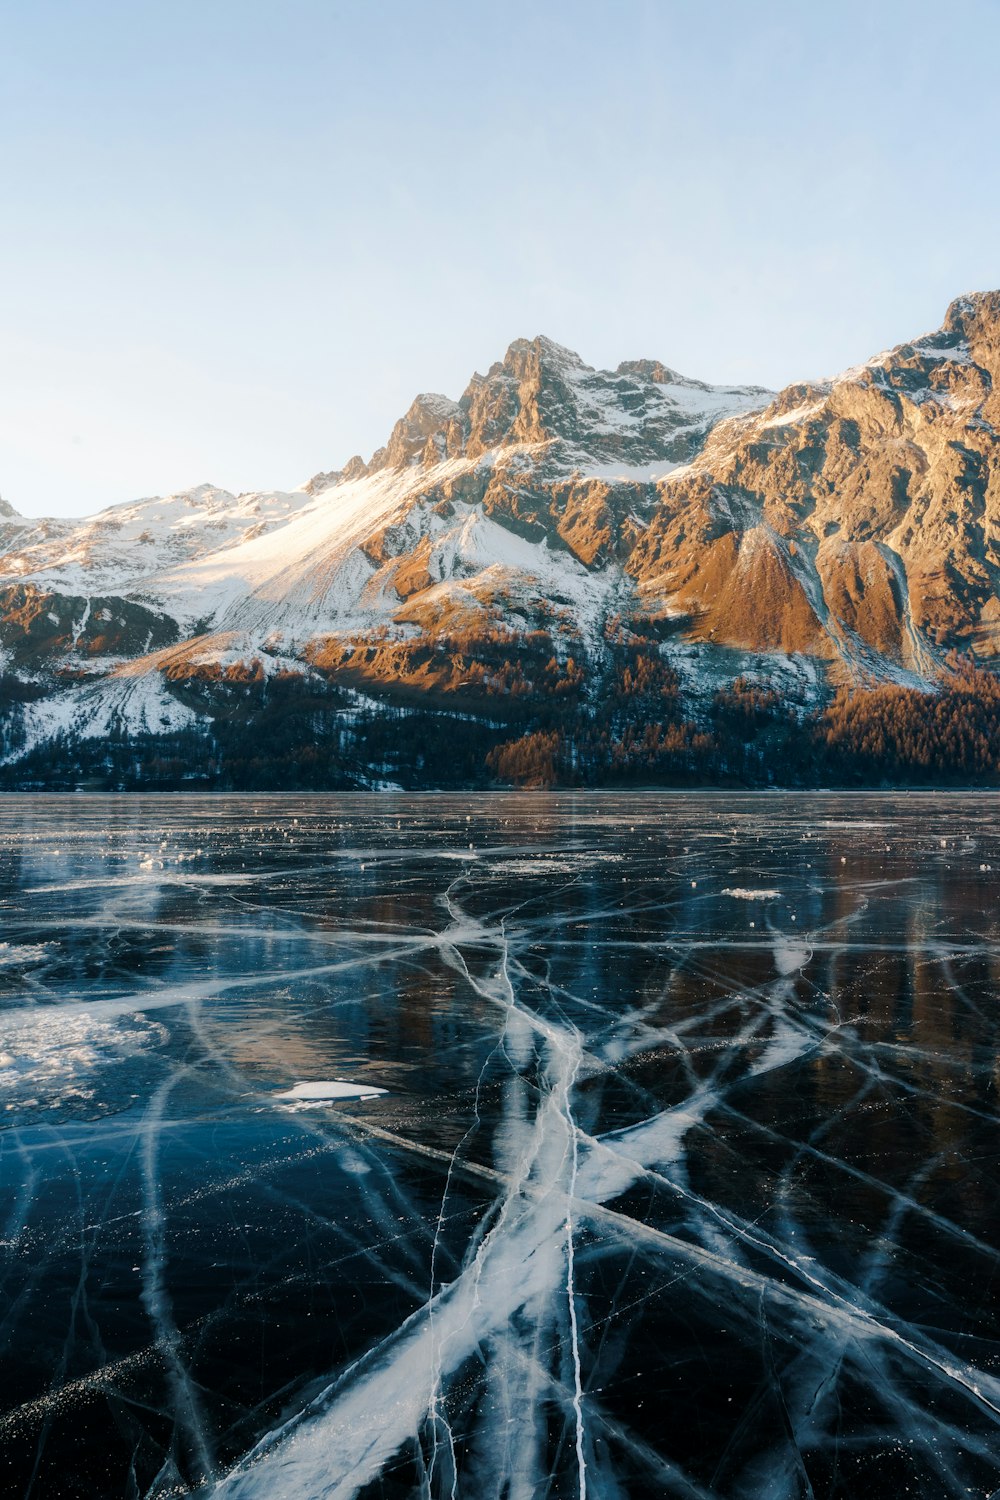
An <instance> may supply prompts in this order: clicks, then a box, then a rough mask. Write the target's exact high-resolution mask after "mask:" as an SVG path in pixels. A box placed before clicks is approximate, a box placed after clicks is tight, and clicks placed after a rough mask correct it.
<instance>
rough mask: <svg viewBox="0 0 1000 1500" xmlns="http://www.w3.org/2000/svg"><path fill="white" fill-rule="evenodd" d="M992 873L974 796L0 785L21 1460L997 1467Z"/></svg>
mask: <svg viewBox="0 0 1000 1500" xmlns="http://www.w3.org/2000/svg"><path fill="white" fill-rule="evenodd" d="M998 881H1000V800H998V799H996V798H994V797H986V796H981V797H976V796H961V795H948V794H935V795H934V796H927V797H924V796H921V795H915V796H912V797H909V798H899V797H888V796H878V795H871V796H868V795H866V796H857V797H850V796H823V795H817V794H810V795H808V796H801V797H796V796H784V795H760V796H756V797H753V796H737V795H733V794H728V793H727V794H726V795H725V796H711V795H646V796H633V795H626V794H588V795H572V794H565V795H555V796H550V795H538V796H531V795H523V794H522V795H503V796H496V797H480V798H474V799H469V798H468V797H446V796H424V797H408V796H404V795H398V796H397V795H385V796H381V797H377V798H376V797H365V796H363V795H361V796H353V797H327V796H323V797H299V796H287V797H281V796H260V797H256V796H255V797H243V798H239V797H233V798H228V797H223V798H208V797H197V796H191V797H186V796H185V797H163V798H158V797H143V798H137V799H134V800H128V799H124V798H122V799H118V798H104V797H94V798H91V797H87V798H79V797H78V798H73V797H64V798H60V797H37V798H30V797H29V798H20V799H18V800H16V801H15V800H13V799H10V800H5V801H0V1267H2V1271H0V1275H2V1292H3V1302H2V1307H3V1314H2V1323H0V1326H2V1328H3V1333H4V1339H3V1342H2V1345H0V1349H2V1355H0V1398H2V1401H0V1442H2V1444H3V1453H4V1464H5V1477H4V1484H5V1485H6V1486H7V1492H9V1493H11V1494H17V1495H21V1494H29V1493H30V1495H31V1496H32V1500H44V1497H46V1496H50V1495H51V1496H62V1495H65V1494H69V1493H71V1494H72V1495H74V1496H82V1497H95V1500H96V1497H98V1496H100V1497H102V1500H104V1497H108V1496H118V1495H122V1496H125V1495H129V1496H135V1497H139V1496H146V1497H151V1500H152V1497H155V1500H165V1497H166V1496H168V1495H171V1496H176V1495H182V1494H186V1493H198V1494H215V1495H218V1496H220V1497H227V1500H234V1497H240V1500H244V1497H262V1500H281V1497H288V1500H319V1497H321V1496H322V1497H333V1496H341V1497H348V1496H358V1497H360V1500H377V1497H378V1500H381V1497H384V1500H394V1497H401V1496H410V1495H412V1496H422V1497H427V1500H439V1497H448V1500H451V1497H468V1500H481V1497H496V1500H499V1497H501V1496H505V1497H510V1500H513V1497H524V1500H527V1497H529V1496H530V1497H535V1496H542V1495H548V1496H550V1497H551V1500H563V1497H574V1500H575V1497H577V1496H586V1497H587V1500H627V1497H646V1496H651V1495H656V1496H660V1495H664V1496H686V1497H690V1496H698V1497H702V1500H704V1497H718V1500H728V1497H730V1496H733V1497H747V1500H750V1497H753V1500H761V1497H767V1500H785V1497H787V1500H792V1497H798V1496H804V1495H809V1494H812V1495H814V1496H824V1497H829V1500H834V1497H836V1500H861V1497H869V1496H871V1497H875V1496H879V1497H882V1496H893V1497H894V1496H896V1495H900V1496H902V1495H909V1496H918V1497H925V1500H931V1497H934V1500H938V1497H952V1496H954V1497H958V1496H966V1495H969V1494H973V1495H982V1496H987V1495H991V1494H993V1493H994V1492H996V1490H997V1488H998V1486H1000V1375H998V1366H1000V1302H998V1300H997V1298H996V1296H995V1294H994V1290H993V1288H994V1286H995V1284H996V1282H997V1271H998V1269H1000V1229H998V1221H997V1216H996V1210H995V1205H996V1202H997V1190H998V1186H1000V1184H998V1173H997V1162H998V1161H1000V1129H998V1124H1000V1122H998V1113H997V1104H996V1078H997V1076H998V1060H1000V1006H998V1005H997V975H998V974H1000V926H998V923H997V918H996V912H997V909H998V902H997V896H998ZM67 1476H70V1479H69V1480H67Z"/></svg>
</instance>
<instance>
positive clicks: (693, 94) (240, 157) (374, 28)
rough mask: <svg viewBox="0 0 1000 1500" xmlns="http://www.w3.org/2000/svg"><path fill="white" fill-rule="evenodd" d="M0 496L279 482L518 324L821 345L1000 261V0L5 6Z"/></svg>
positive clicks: (55, 504) (838, 353) (446, 387)
mask: <svg viewBox="0 0 1000 1500" xmlns="http://www.w3.org/2000/svg"><path fill="white" fill-rule="evenodd" d="M0 37H2V42H0V185H2V186H0V203H2V209H0V214H2V221H0V230H2V232H0V328H2V335H3V357H2V360H0V493H2V494H3V495H4V496H5V497H6V498H8V499H9V500H11V501H12V502H13V503H14V504H15V505H16V506H17V507H18V508H19V509H21V510H22V511H24V512H25V513H26V514H40V513H50V514H51V513H57V514H58V513H64V514H70V513H79V512H82V511H86V510H91V509H96V508H98V507H100V506H102V505H104V504H110V503H113V502H116V501H120V500H125V499H129V498H133V497H135V496H138V495H143V494H152V493H158V492H160V493H162V492H165V491H168V490H172V489H177V488H182V487H186V486H188V485H190V484H195V483H198V482H200V481H202V480H211V481H213V482H214V483H216V484H220V485H223V486H225V487H226V488H230V489H234V490H241V489H250V488H264V487H272V486H273V487H291V486H293V485H295V484H297V483H299V482H301V481H302V480H304V479H305V478H307V477H308V476H309V475H310V474H311V473H313V472H315V471H316V470H318V469H321V468H331V467H334V466H336V465H338V464H340V463H342V462H343V461H344V460H345V459H346V458H347V457H348V456H349V455H350V454H351V453H353V452H355V451H357V450H360V451H361V452H363V453H366V454H367V453H368V452H369V451H370V450H371V449H372V448H374V447H376V446H377V445H378V444H379V443H380V442H382V441H383V440H384V438H385V436H386V435H387V433H388V431H389V429H390V427H391V425H392V422H393V421H394V419H395V418H396V416H397V415H399V413H400V412H402V411H403V410H404V409H405V407H406V406H407V405H408V403H409V401H410V399H411V397H412V396H413V395H414V394H415V393H416V392H417V391H418V390H443V391H445V392H447V393H448V394H450V395H458V394H459V392H460V391H461V390H462V388H463V387H464V385H465V383H466V381H467V379H468V376H469V375H470V374H471V372H472V370H473V369H474V368H477V367H478V368H479V369H483V368H485V367H486V366H487V365H488V364H489V363H490V362H491V361H492V360H493V359H496V358H499V357H500V356H501V355H502V353H503V351H504V349H505V347H506V346H507V344H508V343H509V342H510V340H511V339H512V338H515V337H517V336H519V335H528V336H530V335H532V334H535V333H539V332H543V333H547V334H549V335H550V336H551V337H553V338H555V339H558V340H559V341H560V342H562V343H566V344H569V345H571V346H572V347H573V348H576V349H578V350H579V351H580V353H581V354H582V355H583V356H584V358H585V359H586V360H587V361H588V362H589V363H591V364H605V365H608V364H617V363H618V361H619V360H621V359H623V358H629V357H636V356H640V355H648V356H655V357H657V358H660V359H663V360H665V361H666V362H667V363H669V364H672V365H674V366H676V367H677V368H679V369H681V370H683V371H685V372H686V373H689V374H692V375H697V376H701V377H702V378H706V379H710V380H726V381H731V380H736V381H756V382H762V383H765V384H770V385H775V386H777V385H781V384H783V383H785V382H787V381H790V380H794V379H800V378H803V377H808V376H815V375H822V374H826V373H831V372H833V371H835V370H837V369H839V368H841V367H842V366H844V365H847V364H851V363H855V362H856V361H858V360H860V359H862V358H865V357H867V356H868V355H869V354H872V353H874V352H876V351H877V350H878V349H881V348H884V347H885V346H887V345H889V344H892V343H894V342H898V341H900V340H901V339H904V338H907V337H912V336H914V335H916V334H918V333H920V332H922V331H923V330H925V329H927V328H930V327H933V326H936V325H937V324H938V323H939V322H940V319H941V316H942V314H943V312H944V309H945V306H946V305H947V303H948V301H949V300H950V299H951V298H952V297H953V296H954V295H956V294H957V293H959V292H962V291H966V290H970V289H975V288H984V287H991V286H997V285H1000V192H998V187H1000V183H998V176H1000V168H998V150H997V142H998V141H1000V87H998V72H997V69H998V61H997V60H998V58H1000V0H949V3H948V4H941V3H940V0H933V3H931V0H864V3H857V0H836V3H826V4H824V3H820V0H800V3H797V4H793V3H788V0H756V3H751V0H607V3H593V0H533V3H526V0H502V3H500V4H493V5H482V4H479V3H478V0H464V3H461V4H459V3H452V0H427V3H410V0H406V3H403V0H383V3H378V0H367V3H364V0H356V3H349V4H347V3H339V0H280V3H278V0H31V3H26V0H0Z"/></svg>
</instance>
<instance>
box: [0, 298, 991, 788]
mask: <svg viewBox="0 0 1000 1500" xmlns="http://www.w3.org/2000/svg"><path fill="white" fill-rule="evenodd" d="M998 381H1000V293H983V294H977V295H975V296H969V297H963V298H959V299H957V300H956V301H955V302H954V303H952V305H951V307H950V308H949V309H948V312H947V315H946V318H945V322H944V324H943V326H942V327H941V328H940V329H939V330H937V331H936V332H935V333H932V334H929V335H926V336H924V337H921V338H918V339H916V340H914V341H913V342H912V343H908V344H904V345H901V346H899V347H898V348H896V349H894V350H891V351H888V352H886V353H884V354H881V355H878V356H876V357H875V358H874V359H871V360H869V361H868V362H867V363H866V364H863V365H860V366H857V367H855V368H854V369H852V370H848V371H846V372H844V373H843V374H842V375H840V376H838V377H836V378H835V379H833V380H831V381H827V382H822V383H806V384H800V385H794V386H791V387H788V388H787V389H786V390H784V391H782V392H781V393H779V394H777V395H774V394H773V393H771V392H768V391H765V390H764V389H762V388H758V387H744V388H728V387H715V386H709V385H706V384H704V383H703V382H700V381H693V380H688V379H685V378H684V377H682V376H680V375H678V374H677V373H676V372H675V371H673V370H671V369H669V368H668V367H667V366H665V365H663V364H660V363H659V362H657V361H653V360H634V361H626V362H623V363H622V364H620V365H619V366H618V368H617V369H616V370H614V371H599V370H594V369H592V368H591V367H589V366H587V365H585V364H584V363H583V361H582V360H580V358H579V357H578V356H577V355H575V354H574V353H572V352H571V351H570V350H567V349H564V348H562V347H561V346H560V345H558V344H555V343H553V342H552V341H551V340H549V339H545V338H540V337H539V338H535V339H533V340H523V339H522V340H517V341H515V342H514V343H513V344H512V345H511V346H510V348H509V349H508V351H507V353H506V355H505V357H504V359H503V360H502V361H499V362H498V363H496V364H494V365H493V366H491V368H490V369H489V371H487V373H486V375H484V376H481V375H475V376H473V378H472V380H471V381H470V383H469V385H468V387H467V388H466V390H465V392H464V393H463V394H462V396H461V397H460V398H459V399H458V400H457V401H453V400H451V399H450V398H448V397H445V396H440V395H432V394H425V395H422V396H418V397H417V398H416V400H415V401H414V402H413V403H412V405H411V407H410V408H409V410H408V411H407V413H406V414H405V415H404V416H403V417H402V418H400V420H399V421H398V422H397V423H396V425H395V427H394V428H393V430H392V432H391V434H390V436H389V439H388V441H387V443H386V444H385V446H384V447H383V448H380V449H379V450H378V451H377V452H376V453H375V454H373V455H372V457H371V459H370V460H369V461H368V462H365V461H363V460H362V459H361V458H360V457H355V458H353V459H351V460H350V461H349V462H348V463H347V464H346V465H345V466H344V467H343V468H342V469H340V470H332V471H327V472H323V473H320V474H318V475H316V476H314V478H313V479H311V480H310V481H308V482H307V483H306V484H305V485H303V486H301V487H300V488H299V489H297V490H294V491H289V492H261V493H254V494H247V495H240V496H233V495H230V494H228V493H227V492H225V491H222V490H218V489H216V488H215V487H213V486H211V485H202V486H199V487H197V488H195V489H193V490H191V491H187V492H185V493H183V494H180V495H175V496H170V497H166V498H154V499H150V500H143V501H138V502H136V503H134V504H131V505H124V506H116V507H112V508H110V509H109V510H106V511H104V512H101V513H100V514H99V515H97V516H95V517H92V518H89V519H88V520H85V521H82V522H75V521H57V520H52V521H37V522H35V521H29V520H26V519H24V518H21V517H18V516H17V515H16V513H13V512H12V511H11V508H10V507H8V506H4V507H3V510H2V512H0V652H2V662H0V666H2V669H3V671H4V677H3V690H4V696H5V698H6V700H7V703H6V717H5V720H4V722H5V724H6V729H5V730H4V735H5V738H4V741H3V755H4V758H5V760H6V762H7V763H8V764H10V765H13V764H17V763H19V762H27V761H28V760H30V757H31V756H32V755H33V754H35V753H36V752H39V750H40V748H42V747H44V746H45V745H47V744H51V743H52V742H53V741H54V740H59V741H60V742H73V741H74V740H75V741H77V742H79V741H82V740H90V741H96V742H102V741H104V740H106V739H108V738H109V737H112V738H113V737H115V736H117V737H118V739H119V740H123V741H126V740H128V739H129V738H130V737H131V738H142V737H156V736H164V735H167V736H169V735H171V734H176V733H177V732H180V731H185V732H188V731H190V732H192V733H195V732H203V733H204V734H205V735H206V736H208V737H209V738H211V735H212V733H213V732H214V726H215V725H216V724H217V721H218V716H219V713H220V711H221V710H220V706H219V702H218V701H214V700H211V699H210V698H206V697H205V687H204V685H205V684H206V683H210V682H216V683H218V682H220V681H221V682H224V683H228V684H230V685H232V684H236V685H237V686H236V687H235V688H233V689H232V691H230V689H229V688H227V690H226V691H227V694H228V695H229V696H228V699H227V701H229V700H231V698H232V695H233V692H237V691H238V684H239V683H240V681H241V680H243V679H246V680H252V681H259V680H265V681H267V680H271V679H275V678H278V677H280V678H281V679H282V680H283V681H289V680H292V679H300V680H301V681H303V682H307V681H316V680H320V679H321V680H322V682H323V683H324V684H325V685H326V687H330V686H331V685H332V686H333V688H334V689H336V690H337V691H339V692H340V693H341V694H347V695H348V697H347V698H346V699H345V700H344V702H343V703H340V705H339V708H338V712H341V713H342V714H344V715H346V716H347V718H346V719H345V721H344V722H345V723H346V722H347V721H348V720H349V719H350V716H351V714H352V713H356V711H357V704H358V701H359V700H358V695H359V694H361V695H362V698H363V701H364V703H365V705H367V706H366V708H365V712H383V713H396V712H412V711H413V710H414V706H415V705H419V706H420V707H421V708H422V709H428V710H431V711H440V712H446V713H454V712H463V713H464V712H465V710H466V709H467V708H469V704H470V702H471V703H472V709H471V711H472V713H473V715H474V714H475V713H477V712H478V713H480V714H481V713H483V712H485V711H486V710H484V709H483V707H482V704H480V703H479V702H478V699H477V698H476V692H475V691H472V690H471V689H470V683H472V684H473V685H474V684H475V683H479V685H480V687H481V686H482V683H481V682H480V677H481V678H482V681H485V682H487V683H499V682H501V681H503V680H506V679H505V678H504V673H505V671H507V668H506V667H504V660H506V662H507V663H508V665H509V663H510V662H511V661H515V660H516V659H517V657H518V654H519V653H521V652H523V651H524V650H525V649H526V648H525V643H526V642H529V641H532V640H534V641H536V642H537V641H539V640H541V639H542V638H544V640H545V641H546V642H548V647H547V648H546V649H549V648H550V657H551V661H552V662H554V663H555V664H556V670H555V675H554V676H553V675H552V674H551V673H550V674H549V677H548V678H546V679H545V681H546V683H547V684H548V686H547V687H546V688H545V691H546V692H547V691H549V688H552V684H553V683H554V682H556V680H557V679H558V681H560V682H562V681H564V680H565V681H568V680H574V681H575V680H576V675H577V674H579V676H580V682H579V683H578V686H577V688H574V692H577V691H578V693H579V695H580V696H581V704H582V705H583V706H582V708H581V711H585V710H586V711H587V712H592V711H595V710H596V706H597V702H598V699H600V698H601V695H604V696H605V697H606V696H607V693H608V692H609V691H610V689H609V679H608V672H609V670H610V668H609V663H610V662H611V660H612V658H614V656H615V652H616V651H619V652H620V651H627V650H633V651H634V650H636V649H638V646H637V644H636V643H639V642H645V643H647V644H648V645H649V649H650V650H651V651H652V652H653V653H654V654H655V657H656V661H657V662H658V663H659V664H661V665H662V667H663V669H664V670H665V671H668V672H669V673H670V674H672V676H673V678H675V679H676V683H677V691H678V693H679V695H680V698H681V699H682V700H683V702H684V704H685V708H686V712H687V714H688V719H689V722H690V723H692V724H693V725H695V726H697V725H698V723H699V722H700V721H701V718H702V717H703V711H704V706H705V703H706V702H707V701H708V700H709V699H711V697H712V695H713V694H716V693H718V691H719V690H720V689H726V688H727V686H728V685H729V684H731V683H732V682H733V681H734V680H737V679H738V680H739V681H741V682H744V681H745V682H752V683H757V684H758V686H759V687H760V688H761V689H762V690H764V691H767V692H775V693H778V694H785V695H790V696H791V699H792V700H793V701H794V703H795V704H797V705H798V706H799V710H800V711H805V710H806V709H808V708H810V707H812V708H815V707H816V706H817V705H819V704H821V703H822V702H823V701H824V700H825V698H826V697H827V696H828V695H829V694H830V692H832V691H834V690H836V689H837V688H838V687H841V688H843V687H850V688H854V689H857V688H864V687H872V686H874V685H876V684H880V683H883V684H886V683H887V684H898V685H901V686H903V687H906V688H912V689H920V690H928V689H931V688H933V687H934V686H935V685H936V684H937V683H939V682H940V681H941V679H942V678H943V677H944V676H946V675H947V673H948V672H949V670H950V667H949V662H950V661H952V659H953V657H954V654H955V653H956V652H958V653H965V654H967V655H969V656H971V657H972V658H974V659H975V660H977V661H979V662H980V663H982V664H983V665H985V666H987V667H989V666H992V665H993V664H994V663H995V661H996V659H997V657H998V656H1000V591H998V585H1000V443H998V438H997V433H998V430H1000V425H998V424H1000V394H998V388H997V382H998ZM458 643H460V646H459V644H458ZM456 662H458V665H457V666H456V665H455V663H456ZM567 662H572V664H573V670H572V671H571V672H569V675H568V677H566V675H565V671H564V668H565V664H566V663H567ZM487 663H488V664H489V665H488V667H487ZM560 673H562V674H563V675H562V676H560ZM508 676H509V672H508ZM525 681H527V679H525ZM540 681H541V678H539V682H540ZM509 686H510V683H508V687H509ZM536 690H537V691H542V688H541V687H539V685H538V683H533V684H532V683H529V685H528V687H527V688H525V689H524V691H523V693H522V694H521V695H522V696H524V695H525V694H527V696H528V697H530V695H531V693H532V692H534V691H536ZM552 690H553V691H555V689H554V688H552ZM490 691H491V693H492V700H493V701H491V703H490V705H489V709H488V712H489V713H491V714H493V715H494V716H496V714H497V712H498V710H497V702H496V700H498V699H503V690H502V689H497V691H495V692H493V691H492V689H491V690H490ZM518 692H521V689H520V688H519V689H518ZM199 695H200V696H199ZM351 695H353V696H351ZM481 696H482V694H481V693H480V697H481ZM487 696H490V694H487ZM514 696H517V695H516V694H514ZM508 698H509V699H510V702H513V698H512V697H510V694H508ZM504 701H505V703H506V702H507V700H504ZM588 702H589V705H590V706H589V708H587V707H586V705H587V703H588ZM352 705H353V707H352ZM372 705H374V707H372ZM507 706H508V707H509V703H508V704H507ZM501 716H502V715H501ZM376 779H377V778H376Z"/></svg>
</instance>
